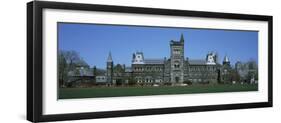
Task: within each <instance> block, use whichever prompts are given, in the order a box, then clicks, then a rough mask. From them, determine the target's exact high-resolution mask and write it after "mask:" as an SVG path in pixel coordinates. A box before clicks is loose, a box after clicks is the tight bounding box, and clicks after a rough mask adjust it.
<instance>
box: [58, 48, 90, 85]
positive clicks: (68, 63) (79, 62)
mask: <svg viewBox="0 0 281 123" xmlns="http://www.w3.org/2000/svg"><path fill="white" fill-rule="evenodd" d="M58 63H59V65H58V68H59V86H60V87H64V86H67V85H69V83H66V82H68V81H69V79H70V78H69V76H68V73H69V72H73V74H75V75H77V74H78V73H79V71H77V70H76V68H77V67H87V68H89V65H88V64H87V63H86V62H85V61H84V60H83V59H82V58H81V57H80V55H79V54H78V53H77V52H76V51H63V50H60V51H59V55H58Z"/></svg>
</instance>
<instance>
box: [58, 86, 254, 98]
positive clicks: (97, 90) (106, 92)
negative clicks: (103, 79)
mask: <svg viewBox="0 0 281 123" xmlns="http://www.w3.org/2000/svg"><path fill="white" fill-rule="evenodd" d="M257 90H258V85H248V84H244V85H239V84H237V85H191V86H185V87H182V86H159V87H93V88H59V99H72V98H96V97H121V96H144V95H167V94H191V93H217V92H239V91H257Z"/></svg>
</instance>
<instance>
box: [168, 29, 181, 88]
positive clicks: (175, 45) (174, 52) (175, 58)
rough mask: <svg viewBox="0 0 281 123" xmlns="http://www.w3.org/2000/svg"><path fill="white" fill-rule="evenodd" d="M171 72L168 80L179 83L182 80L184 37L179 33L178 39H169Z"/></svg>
mask: <svg viewBox="0 0 281 123" xmlns="http://www.w3.org/2000/svg"><path fill="white" fill-rule="evenodd" d="M170 51H171V72H170V77H171V78H170V81H171V82H172V83H173V84H180V83H183V81H184V37H183V34H181V38H180V41H174V40H171V42H170Z"/></svg>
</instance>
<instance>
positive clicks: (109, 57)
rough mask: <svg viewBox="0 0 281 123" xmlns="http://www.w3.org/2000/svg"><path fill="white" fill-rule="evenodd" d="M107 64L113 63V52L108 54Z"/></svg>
mask: <svg viewBox="0 0 281 123" xmlns="http://www.w3.org/2000/svg"><path fill="white" fill-rule="evenodd" d="M107 62H112V56H111V52H109V54H108V57H107Z"/></svg>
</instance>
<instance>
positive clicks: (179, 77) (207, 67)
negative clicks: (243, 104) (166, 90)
mask: <svg viewBox="0 0 281 123" xmlns="http://www.w3.org/2000/svg"><path fill="white" fill-rule="evenodd" d="M184 42H185V40H184V36H183V34H182V35H181V37H180V40H178V41H175V40H171V41H170V57H169V58H166V57H164V58H157V59H156V58H145V55H144V54H143V52H135V53H133V55H132V64H131V66H130V67H125V65H124V66H123V67H122V68H120V69H121V70H119V71H114V64H113V60H112V56H111V53H109V56H108V59H107V72H106V76H107V80H108V83H110V84H116V83H118V82H127V83H128V82H129V81H135V82H136V83H137V84H144V85H151V84H171V85H180V84H183V83H188V82H192V83H217V82H220V81H221V79H222V78H221V77H220V76H221V74H222V75H226V74H227V71H224V70H225V69H226V68H227V66H229V67H230V61H229V60H228V58H227V57H225V59H224V62H223V65H221V64H219V63H218V60H217V58H218V57H217V54H216V53H214V52H210V53H208V54H207V55H206V58H205V59H189V58H187V57H185V55H184ZM122 69H123V71H122ZM222 70H223V71H222ZM221 71H222V72H221ZM116 72H117V73H116Z"/></svg>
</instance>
